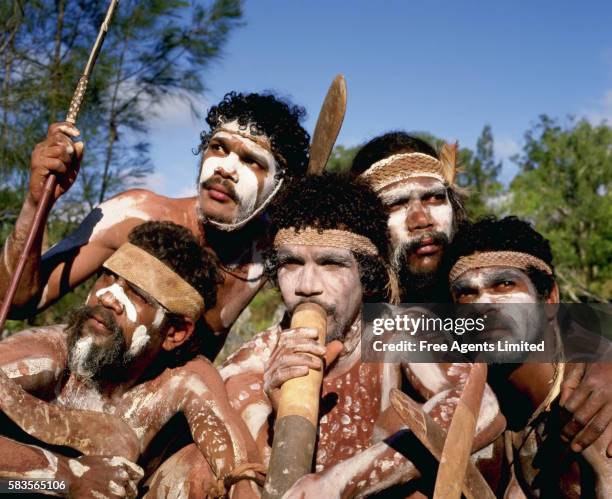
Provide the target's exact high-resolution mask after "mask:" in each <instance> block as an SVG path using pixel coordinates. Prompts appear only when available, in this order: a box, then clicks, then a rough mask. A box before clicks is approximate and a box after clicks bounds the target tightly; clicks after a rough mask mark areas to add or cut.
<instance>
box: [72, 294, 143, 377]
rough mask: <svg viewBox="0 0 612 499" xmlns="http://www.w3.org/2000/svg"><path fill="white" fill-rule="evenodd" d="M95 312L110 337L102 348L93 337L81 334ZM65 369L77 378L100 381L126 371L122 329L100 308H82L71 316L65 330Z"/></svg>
mask: <svg viewBox="0 0 612 499" xmlns="http://www.w3.org/2000/svg"><path fill="white" fill-rule="evenodd" d="M94 312H96V313H98V314H99V315H101V316H102V317H103V320H104V321H105V324H106V326H107V327H108V329H110V330H111V332H112V334H111V336H109V337H107V338H105V342H104V344H103V345H98V344H96V343H95V341H94V338H93V336H91V335H88V334H85V335H83V334H82V333H83V326H84V324H85V321H86V320H87V319H89V318H90V317H91V316H92V313H94ZM67 332H68V339H67V343H68V367H69V369H70V372H72V373H73V374H74V375H75V376H76V377H77V378H79V379H83V380H87V381H92V382H99V381H102V380H116V379H118V378H120V377H121V376H122V375H123V374H124V373H125V371H126V367H127V366H128V364H129V362H130V360H131V358H129V355H128V351H127V345H126V344H125V339H124V336H123V331H122V329H121V328H120V327H119V326H118V325H117V323H116V322H115V321H114V319H113V317H112V316H111V315H110V314H108V313H106V311H104V310H103V309H101V308H99V307H88V306H84V307H81V308H79V309H77V310H75V311H74V312H73V313H72V315H71V316H70V319H69V323H68V327H67Z"/></svg>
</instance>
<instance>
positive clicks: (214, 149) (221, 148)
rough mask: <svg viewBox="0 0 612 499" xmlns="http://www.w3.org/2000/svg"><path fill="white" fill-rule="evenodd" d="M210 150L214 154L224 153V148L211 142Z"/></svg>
mask: <svg viewBox="0 0 612 499" xmlns="http://www.w3.org/2000/svg"><path fill="white" fill-rule="evenodd" d="M210 148H211V149H212V150H213V151H215V152H225V148H224V147H223V146H222V145H221V144H220V143H218V142H213V143H212V144H211V145H210Z"/></svg>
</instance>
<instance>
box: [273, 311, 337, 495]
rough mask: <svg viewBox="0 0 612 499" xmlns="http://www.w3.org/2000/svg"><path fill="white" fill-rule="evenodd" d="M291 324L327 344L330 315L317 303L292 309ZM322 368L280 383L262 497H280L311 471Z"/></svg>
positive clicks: (322, 343)
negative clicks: (307, 329)
mask: <svg viewBox="0 0 612 499" xmlns="http://www.w3.org/2000/svg"><path fill="white" fill-rule="evenodd" d="M291 327H292V328H295V327H311V328H315V329H316V330H317V331H318V332H319V343H320V344H321V345H324V344H325V334H326V331H327V314H326V313H325V310H323V308H322V307H320V306H319V305H317V304H315V303H303V304H301V305H299V306H298V307H297V308H296V309H295V311H294V312H293V317H292V318H291ZM322 380H323V371H316V370H314V369H310V371H309V373H308V375H306V376H302V377H300V378H293V379H290V380H289V381H286V382H285V383H284V384H283V386H281V392H280V401H279V406H278V412H277V415H276V424H275V425H274V441H273V443H272V454H271V456H270V466H269V467H268V475H267V478H266V483H265V485H264V491H263V494H262V498H264V499H275V498H280V497H282V496H283V494H284V493H285V492H286V491H287V490H289V489H290V488H291V486H292V485H293V484H294V483H295V482H296V481H297V480H298V479H299V478H300V477H302V476H304V475H306V474H307V473H310V472H311V470H312V462H313V455H314V446H315V440H316V437H317V424H318V416H319V400H320V397H321V382H322Z"/></svg>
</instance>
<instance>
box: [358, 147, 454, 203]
mask: <svg viewBox="0 0 612 499" xmlns="http://www.w3.org/2000/svg"><path fill="white" fill-rule="evenodd" d="M457 149H458V146H457V144H452V145H451V144H445V145H444V146H443V147H442V150H441V151H440V159H436V158H434V157H433V156H430V155H429V154H423V153H420V152H410V153H401V154H394V155H392V156H389V157H387V158H384V159H381V160H380V161H377V162H376V163H374V164H372V166H370V167H369V168H368V169H367V170H366V171H364V172H363V173H362V174H361V177H362V178H364V179H365V180H366V181H368V182H369V183H370V185H371V187H372V189H373V190H374V191H375V192H379V191H381V190H382V189H384V188H385V187H386V186H388V185H390V184H393V183H395V182H399V181H400V180H407V179H409V178H412V177H433V178H436V179H438V180H440V181H441V182H444V183H446V184H448V185H453V184H454V182H455V175H456V173H457Z"/></svg>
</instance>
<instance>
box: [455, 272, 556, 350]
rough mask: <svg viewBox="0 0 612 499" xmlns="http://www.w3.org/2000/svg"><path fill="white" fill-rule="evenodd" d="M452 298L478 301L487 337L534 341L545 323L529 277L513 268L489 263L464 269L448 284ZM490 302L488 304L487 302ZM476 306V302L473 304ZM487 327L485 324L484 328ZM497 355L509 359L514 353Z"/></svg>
mask: <svg viewBox="0 0 612 499" xmlns="http://www.w3.org/2000/svg"><path fill="white" fill-rule="evenodd" d="M451 292H452V296H453V301H455V302H457V303H465V304H468V303H469V304H482V308H479V309H480V311H481V313H483V314H484V313H486V315H487V319H486V321H485V331H484V332H483V333H482V334H488V336H487V337H486V339H487V340H505V341H508V342H519V341H530V342H532V341H535V340H536V339H537V338H541V337H542V334H543V333H544V328H545V326H546V312H545V310H544V308H543V306H542V303H543V302H542V299H541V298H540V297H539V296H538V292H537V290H536V288H535V286H534V285H533V283H532V281H531V279H530V278H529V276H528V275H527V274H526V273H525V272H523V271H522V270H520V269H517V268H514V267H504V266H492V267H483V268H476V269H471V270H468V271H467V272H464V273H463V274H462V275H461V276H459V278H458V279H456V280H455V281H454V282H452V283H451ZM489 304H490V305H492V306H491V307H488V306H487V305H489ZM476 306H478V305H476ZM487 326H488V327H487ZM498 355H499V360H500V361H507V362H511V361H513V360H514V356H515V355H516V353H512V352H508V353H507V354H504V355H503V356H502V355H501V354H498Z"/></svg>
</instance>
